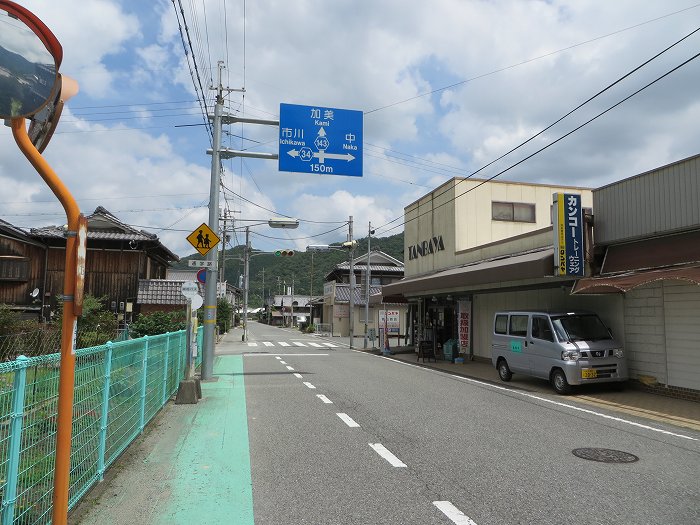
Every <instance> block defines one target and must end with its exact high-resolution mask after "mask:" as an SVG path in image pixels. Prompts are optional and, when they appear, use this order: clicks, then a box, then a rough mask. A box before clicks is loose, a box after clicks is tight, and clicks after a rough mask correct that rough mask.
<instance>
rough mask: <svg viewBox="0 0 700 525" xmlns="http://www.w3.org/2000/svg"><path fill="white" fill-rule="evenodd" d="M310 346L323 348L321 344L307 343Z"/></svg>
mask: <svg viewBox="0 0 700 525" xmlns="http://www.w3.org/2000/svg"><path fill="white" fill-rule="evenodd" d="M309 344H310V345H311V346H313V347H316V348H323V345H320V344H318V343H309Z"/></svg>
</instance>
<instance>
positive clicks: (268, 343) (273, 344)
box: [263, 341, 275, 346]
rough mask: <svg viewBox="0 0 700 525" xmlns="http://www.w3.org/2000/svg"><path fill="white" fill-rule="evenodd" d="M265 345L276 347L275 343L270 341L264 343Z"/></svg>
mask: <svg viewBox="0 0 700 525" xmlns="http://www.w3.org/2000/svg"><path fill="white" fill-rule="evenodd" d="M263 344H264V345H265V346H275V343H271V342H270V341H263Z"/></svg>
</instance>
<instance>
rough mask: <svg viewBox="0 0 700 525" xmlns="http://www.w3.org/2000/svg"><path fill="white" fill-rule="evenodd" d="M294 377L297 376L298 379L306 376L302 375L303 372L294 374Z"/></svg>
mask: <svg viewBox="0 0 700 525" xmlns="http://www.w3.org/2000/svg"><path fill="white" fill-rule="evenodd" d="M294 377H296V378H297V379H301V378H302V377H304V376H302V375H301V374H294Z"/></svg>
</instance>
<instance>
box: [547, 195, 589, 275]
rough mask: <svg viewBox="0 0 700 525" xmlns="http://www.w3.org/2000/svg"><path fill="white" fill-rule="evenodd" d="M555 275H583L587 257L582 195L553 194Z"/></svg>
mask: <svg viewBox="0 0 700 525" xmlns="http://www.w3.org/2000/svg"><path fill="white" fill-rule="evenodd" d="M552 215H553V217H552V219H553V220H552V222H553V224H554V257H555V258H556V264H555V270H554V275H555V276H560V277H566V276H569V275H574V276H579V277H583V276H584V273H585V264H584V263H585V257H584V244H583V206H582V205H581V195H576V194H572V193H555V194H553V206H552Z"/></svg>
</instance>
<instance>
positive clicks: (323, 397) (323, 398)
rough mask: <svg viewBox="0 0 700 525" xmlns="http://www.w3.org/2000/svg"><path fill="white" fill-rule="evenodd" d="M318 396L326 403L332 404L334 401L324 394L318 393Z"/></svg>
mask: <svg viewBox="0 0 700 525" xmlns="http://www.w3.org/2000/svg"><path fill="white" fill-rule="evenodd" d="M316 397H317V398H319V399H320V400H321V401H323V402H324V403H325V404H326V405H332V404H333V401H331V400H330V399H328V398H327V397H326V396H324V395H323V394H316Z"/></svg>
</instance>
